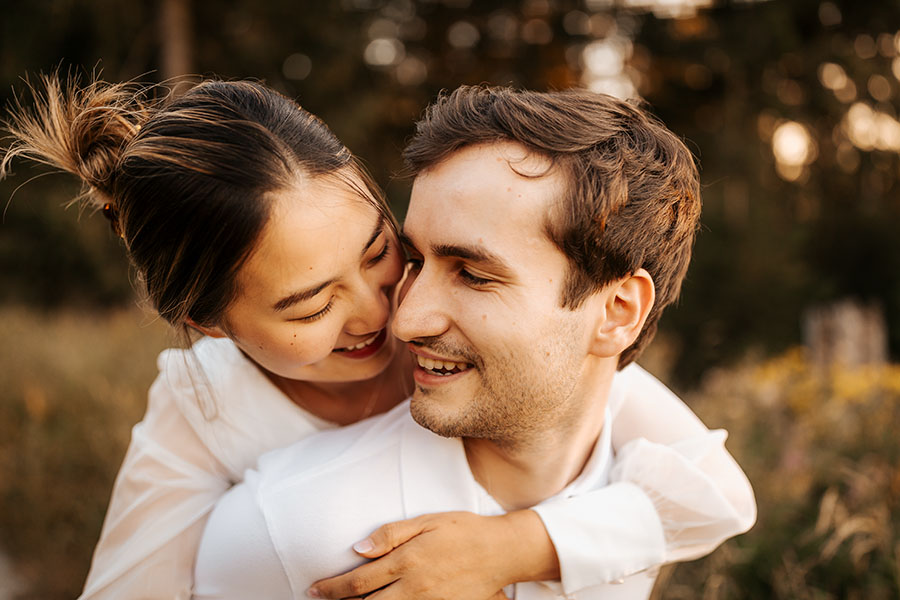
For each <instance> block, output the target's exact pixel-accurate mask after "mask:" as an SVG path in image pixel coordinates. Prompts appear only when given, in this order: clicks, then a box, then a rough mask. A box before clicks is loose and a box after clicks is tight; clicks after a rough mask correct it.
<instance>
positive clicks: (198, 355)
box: [150, 337, 319, 474]
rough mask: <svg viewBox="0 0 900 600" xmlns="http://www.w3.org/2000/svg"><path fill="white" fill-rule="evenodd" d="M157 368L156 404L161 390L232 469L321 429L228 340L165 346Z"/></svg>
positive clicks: (152, 396)
mask: <svg viewBox="0 0 900 600" xmlns="http://www.w3.org/2000/svg"><path fill="white" fill-rule="evenodd" d="M157 366H158V367H159V375H158V376H157V380H156V382H155V383H154V388H159V389H158V390H156V392H154V390H153V389H151V394H150V396H151V398H150V402H151V405H152V404H153V403H154V395H155V394H156V395H158V396H166V397H168V402H166V404H169V406H171V404H174V406H175V408H176V409H177V410H178V411H179V412H181V413H182V414H183V415H184V417H185V418H186V419H187V421H188V422H189V423H190V424H191V426H192V428H193V429H194V430H195V431H196V432H197V434H198V435H199V436H200V438H201V439H203V440H204V443H205V444H206V445H207V447H209V449H210V450H211V451H212V452H213V454H214V455H216V457H217V458H218V459H219V460H220V461H221V462H222V463H223V464H225V465H226V466H227V467H228V468H229V470H230V471H231V472H232V473H235V474H241V473H242V472H243V470H244V469H246V468H247V467H249V466H252V465H253V464H254V463H255V461H256V458H257V457H258V456H259V455H260V454H262V453H263V452H267V451H269V450H272V449H274V448H278V447H281V446H285V445H287V444H290V443H293V442H295V441H296V440H298V439H300V438H302V437H305V436H306V435H309V434H311V433H315V432H316V431H317V430H318V429H319V425H318V424H317V423H314V422H312V420H311V419H310V418H308V417H307V415H306V414H305V413H304V412H303V411H301V410H300V409H299V408H298V407H297V406H296V405H295V404H293V403H292V402H291V401H290V399H288V397H287V396H285V395H284V394H283V393H282V392H281V390H279V389H278V388H277V387H276V386H275V385H274V384H273V383H272V382H271V381H270V380H269V379H268V378H267V377H266V376H265V375H264V374H263V373H262V371H260V369H259V368H258V367H257V366H256V365H255V364H254V363H253V362H251V361H250V360H249V359H247V357H246V356H244V354H243V353H242V352H241V351H240V349H239V348H238V347H237V346H235V344H234V342H232V341H231V340H229V339H227V338H221V339H219V338H209V337H204V338H201V339H200V340H198V341H197V342H195V343H194V344H193V346H192V347H191V348H183V349H178V348H173V349H169V350H165V351H163V352H162V353H161V354H160V355H159V358H158V359H157Z"/></svg>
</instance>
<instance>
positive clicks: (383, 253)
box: [368, 241, 391, 267]
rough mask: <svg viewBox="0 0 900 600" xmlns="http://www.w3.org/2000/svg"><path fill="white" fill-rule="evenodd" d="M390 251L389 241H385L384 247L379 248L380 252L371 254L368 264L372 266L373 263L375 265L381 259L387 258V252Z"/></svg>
mask: <svg viewBox="0 0 900 600" xmlns="http://www.w3.org/2000/svg"><path fill="white" fill-rule="evenodd" d="M390 253H391V243H390V242H389V241H386V242H385V243H384V248H382V249H381V252H379V253H378V254H377V255H376V256H373V257H372V258H371V259H369V263H368V264H369V266H370V267H374V266H375V265H377V264H378V263H380V262H381V261H383V260H384V259H385V258H387V256H388V254H390Z"/></svg>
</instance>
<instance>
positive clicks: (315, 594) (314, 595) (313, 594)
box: [306, 588, 322, 598]
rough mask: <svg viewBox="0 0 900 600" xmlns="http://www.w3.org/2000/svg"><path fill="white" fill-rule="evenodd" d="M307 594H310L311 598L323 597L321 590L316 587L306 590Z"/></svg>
mask: <svg viewBox="0 0 900 600" xmlns="http://www.w3.org/2000/svg"><path fill="white" fill-rule="evenodd" d="M306 595H307V596H309V597H310V598H321V597H322V594H321V593H319V590H317V589H316V588H309V589H308V590H306Z"/></svg>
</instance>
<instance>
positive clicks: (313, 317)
mask: <svg viewBox="0 0 900 600" xmlns="http://www.w3.org/2000/svg"><path fill="white" fill-rule="evenodd" d="M332 306H334V299H331V300H329V301H328V304H326V305H325V307H324V308H322V310H320V311H318V312H315V313H313V314H311V315H307V316H305V317H298V318H296V319H288V320H289V321H299V322H301V323H312V322H313V321H318V320H319V319H321V318H322V317H324V316H325V315H327V314H328V313H329V311H331V307H332Z"/></svg>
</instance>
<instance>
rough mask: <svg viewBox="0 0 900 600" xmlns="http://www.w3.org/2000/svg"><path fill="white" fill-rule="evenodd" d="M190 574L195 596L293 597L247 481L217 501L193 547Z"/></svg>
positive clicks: (201, 599) (224, 599)
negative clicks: (196, 546) (194, 559)
mask: <svg viewBox="0 0 900 600" xmlns="http://www.w3.org/2000/svg"><path fill="white" fill-rule="evenodd" d="M194 579H195V584H194V596H193V597H194V598H195V599H196V600H228V599H233V600H246V599H247V598H266V599H267V600H281V599H283V600H290V599H291V598H293V597H294V595H293V593H292V592H291V584H290V581H289V580H288V576H287V573H286V572H285V570H284V567H283V565H282V562H281V559H280V558H279V557H278V554H277V553H276V551H275V545H274V544H273V542H272V538H271V536H270V535H269V530H268V528H267V526H266V520H265V517H264V516H263V514H262V511H261V510H260V507H259V504H258V503H257V501H256V497H255V492H254V489H253V488H252V487H251V486H249V485H246V484H240V485H237V486H235V487H233V488H232V489H231V490H230V491H229V492H228V493H227V494H225V496H223V497H222V499H221V500H220V501H219V503H218V504H217V505H216V508H215V509H214V510H213V512H212V514H211V515H210V517H209V521H208V522H207V524H206V529H205V531H204V533H203V539H202V541H201V542H200V549H199V551H198V552H197V564H196V567H195V571H194ZM303 591H305V590H303Z"/></svg>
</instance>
